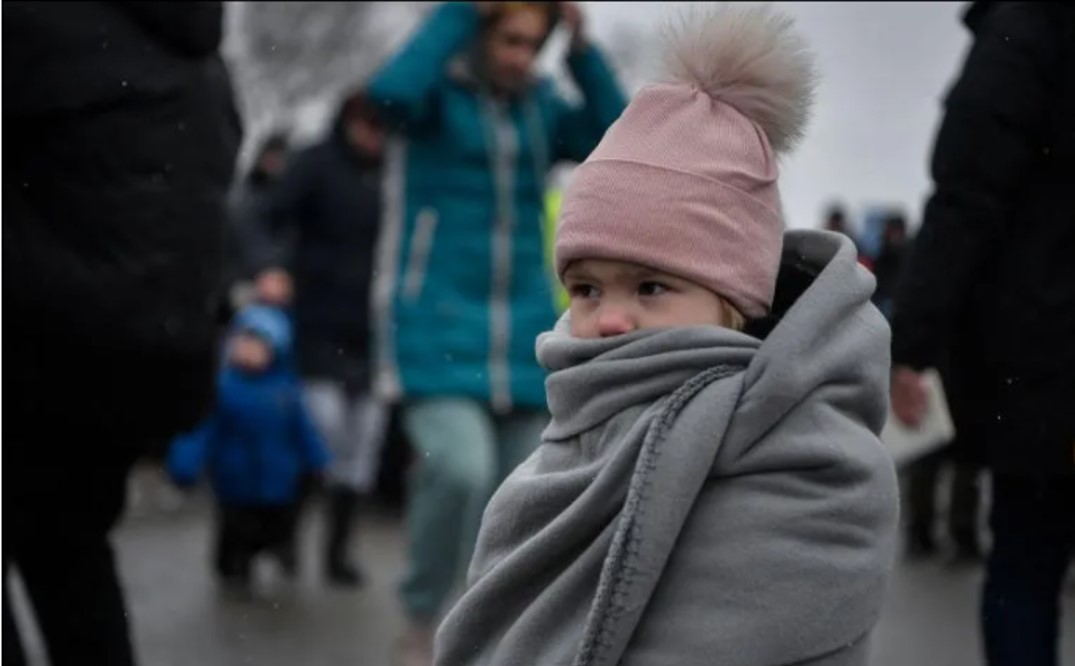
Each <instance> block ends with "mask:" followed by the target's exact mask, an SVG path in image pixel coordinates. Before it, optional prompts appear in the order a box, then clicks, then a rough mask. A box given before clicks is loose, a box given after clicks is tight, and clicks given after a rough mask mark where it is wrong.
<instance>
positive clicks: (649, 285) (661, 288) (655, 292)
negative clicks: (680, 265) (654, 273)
mask: <svg viewBox="0 0 1075 666" xmlns="http://www.w3.org/2000/svg"><path fill="white" fill-rule="evenodd" d="M666 291H668V285H665V284H662V283H660V282H654V281H652V280H651V281H648V282H643V283H642V284H640V285H638V295H639V296H660V295H661V294H663V293H665V292H666Z"/></svg>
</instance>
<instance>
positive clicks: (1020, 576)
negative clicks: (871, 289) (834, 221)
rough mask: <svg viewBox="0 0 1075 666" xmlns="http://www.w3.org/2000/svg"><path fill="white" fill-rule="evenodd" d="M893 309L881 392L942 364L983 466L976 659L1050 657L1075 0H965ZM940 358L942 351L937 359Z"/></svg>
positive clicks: (1071, 526)
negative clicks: (986, 512)
mask: <svg viewBox="0 0 1075 666" xmlns="http://www.w3.org/2000/svg"><path fill="white" fill-rule="evenodd" d="M965 22H966V24H967V25H968V27H969V28H970V29H971V31H972V32H973V33H974V43H973V46H972V48H971V50H970V52H969V54H968V56H967V59H966V61H965V63H964V65H963V71H962V72H961V73H960V75H959V77H958V79H957V80H956V82H955V85H954V87H953V88H952V89H951V91H950V92H949V94H948V96H947V100H946V109H945V116H944V119H943V121H942V123H941V127H940V130H939V133H938V135H937V139H936V144H935V146H934V152H933V160H932V174H933V181H934V192H933V194H932V196H931V197H930V199H929V201H928V203H927V204H926V208H925V213H924V216H923V223H922V227H921V229H920V231H919V233H918V238H917V240H916V242H915V245H914V249H913V251H912V253H911V256H910V259H909V261H910V263H909V266H908V268H907V272H906V274H905V281H904V284H903V286H902V288H901V289H900V291H899V294H898V295H897V298H896V303H895V309H894V318H893V333H894V340H893V353H892V356H893V363H894V369H893V381H892V406H893V411H894V412H895V414H896V416H897V417H898V418H900V419H901V420H902V421H904V422H905V423H909V424H912V425H913V424H916V423H918V422H919V421H920V419H921V418H922V416H923V413H924V411H925V409H926V393H925V389H924V386H923V382H922V378H921V376H920V375H919V373H920V372H921V371H922V370H923V369H925V368H929V367H938V366H939V364H943V363H945V362H947V363H949V364H950V365H951V367H952V368H953V371H954V374H955V375H956V376H957V377H958V382H959V385H960V389H961V390H962V391H963V396H961V400H960V401H959V402H962V403H964V404H966V405H968V409H966V410H964V413H962V414H957V413H955V412H953V418H954V419H955V421H956V428H957V431H958V432H959V437H960V438H962V437H964V435H966V434H968V433H969V434H970V436H971V437H973V438H974V440H973V441H974V443H975V445H976V446H978V445H979V443H981V444H984V447H985V450H984V452H983V453H984V455H985V458H986V460H987V461H988V465H989V469H990V471H991V472H992V484H991V488H992V512H991V517H990V528H991V532H992V536H993V545H992V550H991V552H990V554H989V557H988V562H987V570H986V579H985V585H984V590H983V598H982V627H983V634H984V645H985V654H986V659H987V661H988V663H989V664H990V665H991V666H1009V665H1015V664H1018V665H1019V666H1055V665H1056V664H1057V642H1058V632H1059V619H1058V616H1059V594H1060V589H1061V585H1062V581H1063V579H1064V575H1065V571H1066V569H1067V568H1068V566H1069V564H1070V561H1071V558H1072V552H1073V549H1075V515H1073V508H1075V410H1073V409H1072V406H1073V405H1075V344H1073V343H1072V341H1073V340H1075V271H1073V270H1072V257H1075V223H1073V220H1075V199H1073V198H1072V196H1071V185H1072V183H1073V182H1075V132H1073V123H1072V119H1073V118H1075V6H1072V5H1063V4H1052V3H1014V2H1013V3H1007V2H1001V3H975V4H974V5H972V6H971V7H970V9H969V10H968V12H967V14H966V16H965ZM946 357H947V358H946Z"/></svg>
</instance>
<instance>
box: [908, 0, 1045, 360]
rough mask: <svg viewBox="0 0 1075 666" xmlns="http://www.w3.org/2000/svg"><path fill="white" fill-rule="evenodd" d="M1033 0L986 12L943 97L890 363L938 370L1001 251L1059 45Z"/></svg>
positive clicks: (1034, 146) (1034, 147)
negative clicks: (929, 184) (930, 185)
mask: <svg viewBox="0 0 1075 666" xmlns="http://www.w3.org/2000/svg"><path fill="white" fill-rule="evenodd" d="M1037 4H1038V3H1011V4H1005V5H1002V6H999V7H997V8H995V9H993V10H992V11H991V12H990V13H989V14H987V15H986V16H984V17H983V19H982V22H981V24H980V25H979V26H978V30H977V35H976V39H975V42H974V45H973V47H972V48H971V50H970V53H969V55H968V56H967V59H966V61H965V64H964V67H963V71H962V72H961V73H960V75H959V78H958V80H957V81H956V83H955V85H954V87H953V88H952V90H951V92H950V93H949V96H948V98H947V101H946V105H945V115H944V119H943V121H942V123H941V127H940V130H939V133H938V135H937V139H936V143H935V146H934V153H933V160H932V166H931V171H932V177H933V182H934V190H933V193H932V195H931V197H930V199H929V201H928V203H927V204H926V209H925V214H924V216H923V221H922V228H921V230H920V231H919V235H918V238H917V240H916V242H915V245H914V248H913V251H912V253H911V256H910V259H909V265H908V266H907V269H906V273H905V274H904V279H903V282H902V285H901V288H900V290H899V293H898V296H897V299H896V303H895V308H894V317H893V350H892V356H893V363H894V364H898V365H908V366H911V367H915V368H924V367H929V366H935V365H936V364H937V363H938V362H939V360H940V358H941V357H942V355H943V354H944V353H945V351H946V348H947V346H948V344H949V341H950V339H951V336H952V330H953V327H954V324H955V322H956V319H957V316H958V313H959V311H960V308H961V307H962V305H963V303H964V302H966V301H967V299H968V298H969V297H970V296H971V294H972V292H973V290H974V288H975V286H976V284H978V283H979V282H981V281H982V280H983V278H984V276H985V273H986V271H987V270H988V267H989V265H990V263H991V261H992V259H993V257H994V256H995V253H996V252H997V251H998V250H999V249H1000V247H1001V245H1002V240H1003V234H1004V229H1005V226H1006V225H1008V224H1016V223H1018V221H1017V220H1015V219H1013V218H1014V214H1013V211H1014V210H1015V208H1016V207H1017V205H1018V203H1019V200H1020V193H1021V191H1022V190H1023V189H1024V187H1025V186H1026V182H1027V181H1026V179H1027V177H1028V174H1029V173H1030V172H1031V168H1030V167H1031V165H1032V164H1033V163H1034V160H1035V157H1036V156H1037V155H1038V154H1039V153H1040V151H1041V150H1042V149H1043V145H1042V138H1041V137H1040V132H1041V131H1042V126H1043V123H1044V119H1045V118H1046V115H1047V113H1048V106H1049V104H1050V98H1049V85H1048V78H1049V72H1050V68H1051V65H1052V63H1053V60H1054V59H1055V57H1056V52H1057V44H1056V43H1055V40H1052V39H1050V36H1051V35H1050V31H1051V28H1050V26H1049V24H1048V19H1049V17H1048V12H1047V10H1043V9H1042V8H1040V7H1039V6H1036V5H1037Z"/></svg>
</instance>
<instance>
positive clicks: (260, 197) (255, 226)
mask: <svg viewBox="0 0 1075 666" xmlns="http://www.w3.org/2000/svg"><path fill="white" fill-rule="evenodd" d="M287 160H288V142H287V136H286V135H285V134H284V133H283V132H273V133H271V134H269V136H268V137H267V138H266V139H265V140H264V141H262V142H261V145H260V146H259V147H258V150H257V154H256V156H255V158H254V162H253V164H252V165H251V167H250V170H249V171H248V172H247V174H246V177H245V178H243V179H242V180H240V181H239V182H237V183H236V184H235V187H234V188H233V189H232V193H231V197H230V201H229V203H230V210H231V215H230V220H229V221H230V223H231V224H230V225H229V226H228V231H229V233H228V236H227V239H226V241H227V243H228V245H227V253H226V255H225V260H226V261H227V262H228V263H227V268H226V271H225V276H224V277H225V285H226V287H227V289H228V292H227V293H228V294H229V296H230V297H231V298H230V299H229V301H228V303H227V305H228V310H227V312H226V317H225V321H230V320H231V318H232V316H233V315H234V314H235V313H234V307H235V306H240V305H242V304H243V301H245V300H247V299H248V298H249V296H248V295H247V294H246V293H237V290H240V289H242V288H243V287H247V286H252V285H251V283H253V282H254V279H255V277H256V276H257V273H258V272H259V271H260V270H261V269H262V268H264V266H263V265H262V264H264V263H271V262H272V259H273V258H274V257H276V256H277V254H278V253H279V249H277V248H276V247H275V246H274V245H273V239H272V236H271V235H270V234H268V233H267V232H266V230H265V229H263V228H262V227H263V225H264V224H265V223H266V218H267V215H266V208H267V206H268V204H269V201H270V198H271V195H272V192H273V189H274V188H275V187H276V185H277V183H278V182H279V180H280V176H281V175H282V174H283V172H284V168H285V167H286V166H287ZM286 286H287V285H285V287H286ZM272 287H273V285H268V292H269V293H268V297H269V300H271V301H280V300H285V301H286V300H289V299H290V294H289V293H286V292H285V293H282V294H277V293H273V291H272ZM262 288H263V289H266V285H262ZM242 291H244V292H245V291H248V290H246V289H242ZM263 295H265V294H263Z"/></svg>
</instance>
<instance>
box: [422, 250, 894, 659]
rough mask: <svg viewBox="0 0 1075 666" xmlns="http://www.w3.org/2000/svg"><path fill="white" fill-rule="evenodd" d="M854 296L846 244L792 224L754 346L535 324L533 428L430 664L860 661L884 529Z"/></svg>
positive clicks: (888, 490) (871, 377) (863, 331)
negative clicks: (540, 423)
mask: <svg viewBox="0 0 1075 666" xmlns="http://www.w3.org/2000/svg"><path fill="white" fill-rule="evenodd" d="M873 288H874V281H873V277H872V276H871V275H869V273H868V272H867V271H865V269H863V268H861V267H860V266H859V265H858V263H857V261H856V253H855V249H854V247H853V246H852V244H851V242H850V241H849V240H848V239H846V238H843V237H841V236H838V235H836V234H829V233H824V232H813V231H791V232H788V233H787V234H786V236H785V250H784V262H783V265H782V268H781V277H780V279H779V280H778V285H777V297H776V301H775V304H774V314H773V316H772V319H771V321H768V322H757V323H756V324H755V328H754V329H753V331H752V332H754V333H756V334H757V336H754V335H747V334H743V333H738V332H735V331H730V330H727V329H719V328H715V327H692V328H682V329H667V330H652V331H642V332H636V333H633V334H630V335H625V336H620V337H617V338H610V339H603V340H580V339H575V338H572V337H570V335H569V334H568V332H567V326H566V324H567V322H566V320H562V321H561V323H560V325H559V326H558V327H557V330H555V331H553V332H550V333H547V334H545V335H543V336H542V337H541V338H540V339H539V341H538V356H539V360H540V361H541V362H542V364H543V365H544V366H545V367H546V368H547V369H548V370H549V371H550V376H549V377H548V380H547V383H546V388H547V390H548V394H549V407H550V411H551V412H552V416H553V418H552V422H551V423H550V425H549V427H548V429H547V430H546V433H545V437H544V440H545V441H544V442H543V444H542V446H541V447H540V448H539V449H538V451H537V452H536V453H535V454H534V455H533V456H532V457H531V458H530V459H529V460H528V461H527V462H526V463H524V464H523V465H522V466H520V467H519V468H518V469H517V470H516V471H515V473H514V474H512V476H511V477H510V478H509V479H508V480H507V481H506V482H505V483H504V485H503V486H502V487H501V488H500V490H499V491H498V492H497V494H496V496H495V497H494V498H493V500H492V502H491V503H490V505H489V507H488V509H487V510H486V514H485V518H484V522H483V525H482V532H481V537H480V539H479V543H478V548H477V551H476V554H475V558H474V560H473V562H472V565H471V570H470V580H469V584H470V587H469V590H468V591H467V593H466V594H465V595H464V596H463V598H462V599H461V601H460V602H459V604H458V605H457V606H456V608H455V609H453V611H452V612H451V613H450V614H449V616H448V617H447V618H446V620H445V622H444V623H443V625H442V627H441V630H440V633H439V634H438V636H437V663H438V664H440V665H442V666H457V665H462V664H468V665H469V664H497V665H509V664H576V665H595V666H596V665H607V666H614V665H615V664H620V663H623V664H628V665H643V666H650V665H652V666H658V665H664V664H672V663H675V664H715V663H719V664H722V665H723V666H729V665H730V666H734V665H737V664H741V665H743V666H747V665H749V666H758V665H760V664H765V665H778V664H826V665H836V664H840V665H850V664H865V663H866V660H867V657H868V654H867V651H868V644H867V640H866V639H867V637H868V635H869V632H870V630H871V629H872V627H873V625H874V624H875V622H876V620H877V617H878V614H879V611H880V608H881V602H882V596H883V592H884V587H885V583H886V580H887V576H888V573H889V570H890V568H891V561H892V554H893V547H894V537H895V530H896V520H897V491H896V480H895V473H894V468H893V465H892V462H891V460H890V458H889V456H888V454H887V453H886V452H885V451H884V449H883V448H882V445H881V443H880V441H879V440H878V437H877V435H878V433H879V432H880V430H881V428H882V426H883V423H884V420H885V416H886V405H887V399H888V395H887V386H888V363H889V357H888V348H889V333H888V328H887V324H886V323H885V321H884V319H883V317H882V316H881V314H880V313H879V312H878V311H877V310H876V308H874V306H873V305H871V304H870V296H871V294H872V292H873Z"/></svg>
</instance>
